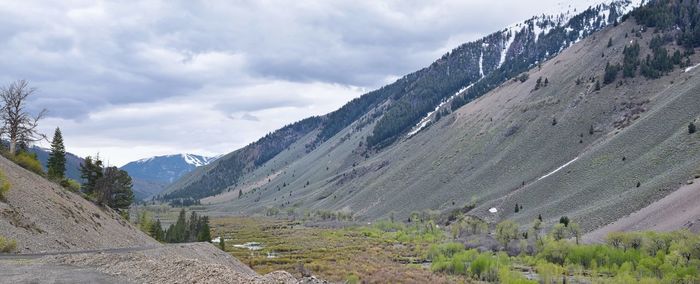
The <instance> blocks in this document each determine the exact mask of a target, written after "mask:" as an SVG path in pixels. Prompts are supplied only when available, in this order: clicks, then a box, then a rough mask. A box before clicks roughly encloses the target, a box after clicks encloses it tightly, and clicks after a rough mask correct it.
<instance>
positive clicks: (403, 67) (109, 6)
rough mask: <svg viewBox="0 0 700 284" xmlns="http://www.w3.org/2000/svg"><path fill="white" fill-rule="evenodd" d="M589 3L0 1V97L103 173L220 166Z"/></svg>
mask: <svg viewBox="0 0 700 284" xmlns="http://www.w3.org/2000/svg"><path fill="white" fill-rule="evenodd" d="M589 2H593V1H591V0H578V1H561V0H541V1H523V0H498V1H492V0H489V1H487V0H471V1H470V0H437V1H418V0H406V1H376V0H351V1H343V0H338V1H267V0H256V1H229V0H227V1H184V0H183V1H177V0H173V1H165V0H164V1H149V0H146V1H70V0H69V1H48V0H46V1H32V0H22V1H14V0H4V1H0V38H1V39H2V40H0V46H1V48H0V58H2V60H0V70H2V71H0V84H1V85H6V84H9V83H10V82H12V81H14V80H18V79H26V80H29V82H30V83H31V85H32V86H34V87H36V88H37V92H36V94H35V95H33V97H31V99H30V101H29V102H28V110H29V111H31V112H33V113H36V112H38V111H40V110H41V109H43V108H45V109H47V110H48V111H49V113H48V116H47V117H46V118H45V119H44V120H42V121H41V122H40V126H41V131H42V132H44V133H46V134H47V135H49V137H50V136H51V135H53V131H54V129H55V128H56V127H60V128H61V131H62V132H63V138H64V142H65V145H66V148H67V150H68V151H69V152H72V153H75V154H77V155H79V156H87V155H95V154H96V153H99V154H100V156H101V157H102V158H103V159H105V160H107V161H109V162H110V164H112V165H117V166H120V165H123V164H125V163H127V162H129V161H133V160H138V159H141V158H145V157H150V156H156V155H166V154H176V153H194V154H201V155H209V156H213V155H217V154H225V153H228V152H231V151H234V150H236V149H238V148H240V147H243V146H245V145H247V144H249V143H251V142H254V141H255V140H257V139H258V138H260V137H262V136H264V135H265V134H266V133H269V132H272V131H274V130H275V129H278V128H280V127H282V126H284V125H286V124H289V123H292V122H294V121H297V120H300V119H303V118H305V117H309V116H312V115H322V114H326V113H328V112H331V111H333V110H335V109H337V108H339V107H340V106H342V105H343V104H344V103H345V102H347V101H349V100H351V99H352V98H355V97H358V96H360V95H362V94H363V93H365V92H368V91H370V90H373V89H376V88H378V87H381V86H382V85H385V84H387V83H391V82H393V81H394V80H396V79H398V78H400V77H401V76H403V75H405V74H408V73H410V72H413V71H416V70H418V69H420V68H422V67H425V66H428V65H429V64H430V63H432V61H434V60H435V59H437V58H439V57H440V56H441V55H442V54H444V53H445V52H447V51H449V50H451V49H453V48H455V47H457V46H458V45H460V44H462V43H464V42H468V41H470V40H474V39H478V38H480V37H481V36H484V35H487V34H489V33H491V32H494V31H497V30H500V29H502V28H505V27H506V26H508V25H510V24H512V23H515V22H519V21H522V20H525V19H527V18H530V17H532V16H534V15H539V14H542V13H543V12H550V11H555V10H556V11H565V10H566V9H568V7H569V5H574V6H576V7H586V6H588V5H589V4H591V3H589Z"/></svg>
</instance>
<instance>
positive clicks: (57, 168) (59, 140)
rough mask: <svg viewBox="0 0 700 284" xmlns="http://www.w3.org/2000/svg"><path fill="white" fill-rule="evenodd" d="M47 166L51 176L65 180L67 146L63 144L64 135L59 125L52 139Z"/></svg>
mask: <svg viewBox="0 0 700 284" xmlns="http://www.w3.org/2000/svg"><path fill="white" fill-rule="evenodd" d="M47 167H48V175H49V178H51V179H55V180H63V178H64V177H65V172H66V148H65V147H64V146H63V136H62V135H61V129H59V128H58V127H56V131H55V132H54V134H53V140H51V153H49V160H48V162H47Z"/></svg>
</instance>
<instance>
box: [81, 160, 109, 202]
mask: <svg viewBox="0 0 700 284" xmlns="http://www.w3.org/2000/svg"><path fill="white" fill-rule="evenodd" d="M103 174H104V169H103V168H102V161H101V160H100V156H99V155H97V156H96V157H95V158H94V161H93V158H92V157H90V156H87V157H85V159H84V160H83V163H82V164H80V177H81V178H82V179H83V181H84V182H83V184H82V186H81V189H82V190H83V192H85V194H87V195H89V196H93V195H94V194H95V187H96V185H97V181H98V180H99V179H101V178H102V175H103Z"/></svg>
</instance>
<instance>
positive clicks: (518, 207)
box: [515, 203, 520, 213]
mask: <svg viewBox="0 0 700 284" xmlns="http://www.w3.org/2000/svg"><path fill="white" fill-rule="evenodd" d="M518 212H520V206H518V203H515V213H518Z"/></svg>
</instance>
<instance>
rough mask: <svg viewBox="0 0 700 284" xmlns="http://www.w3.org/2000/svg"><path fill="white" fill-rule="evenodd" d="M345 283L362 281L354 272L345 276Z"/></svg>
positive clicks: (353, 283)
mask: <svg viewBox="0 0 700 284" xmlns="http://www.w3.org/2000/svg"><path fill="white" fill-rule="evenodd" d="M345 283H348V284H356V283H360V277H359V276H357V275H355V274H353V273H350V274H349V275H348V277H346V278H345Z"/></svg>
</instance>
